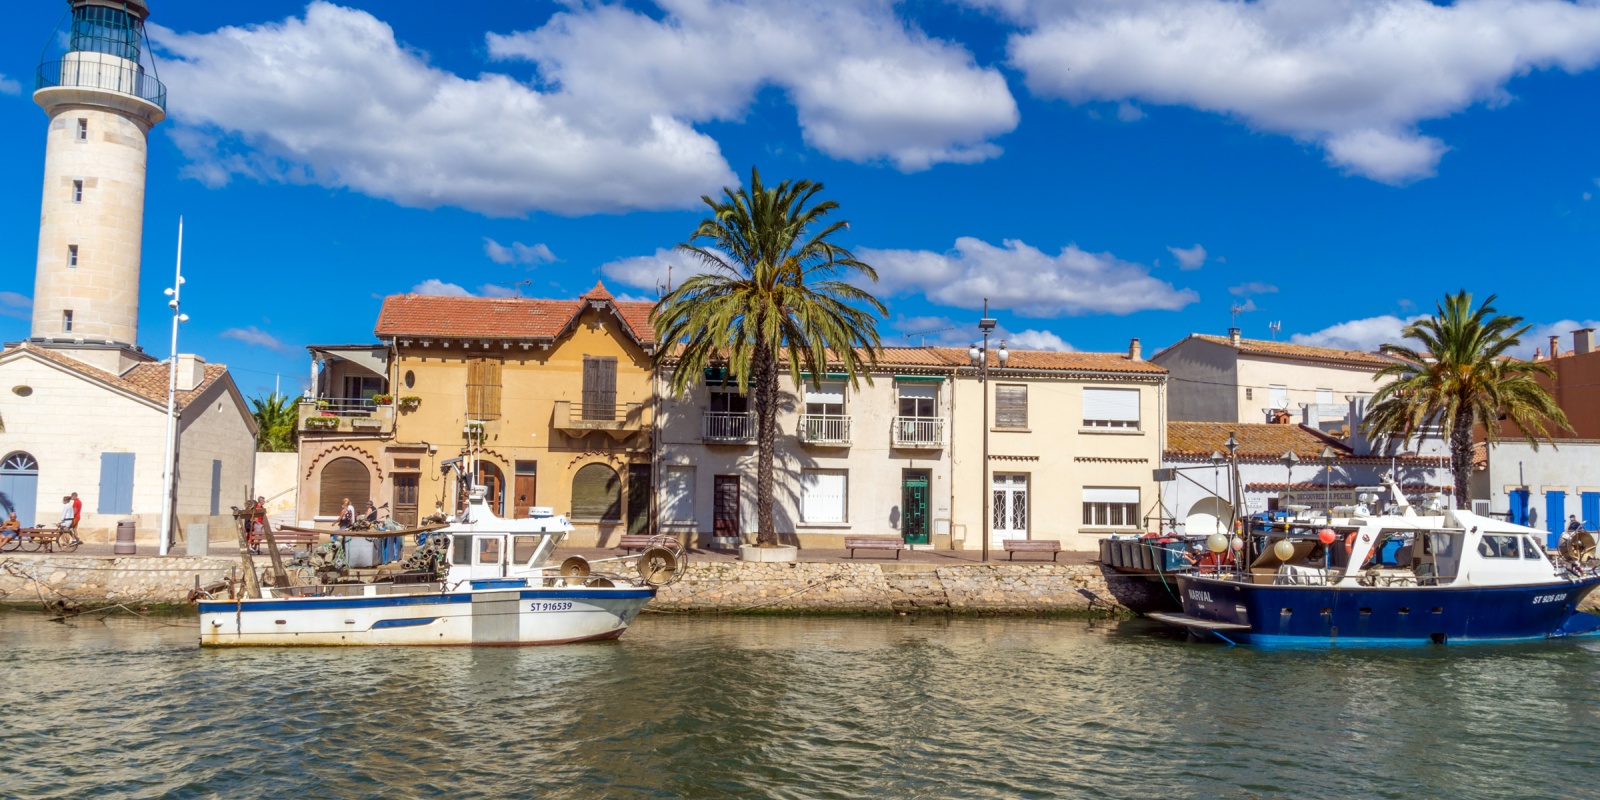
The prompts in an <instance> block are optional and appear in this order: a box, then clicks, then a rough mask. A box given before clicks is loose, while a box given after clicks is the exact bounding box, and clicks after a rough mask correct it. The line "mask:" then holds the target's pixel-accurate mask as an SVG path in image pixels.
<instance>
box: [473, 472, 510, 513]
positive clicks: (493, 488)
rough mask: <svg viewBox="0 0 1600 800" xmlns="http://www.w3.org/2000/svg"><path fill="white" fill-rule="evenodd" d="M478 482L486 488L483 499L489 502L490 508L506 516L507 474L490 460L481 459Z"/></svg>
mask: <svg viewBox="0 0 1600 800" xmlns="http://www.w3.org/2000/svg"><path fill="white" fill-rule="evenodd" d="M476 483H477V484H478V485H479V486H482V487H484V489H485V490H486V494H485V495H484V497H483V500H484V502H485V503H488V504H489V509H490V510H491V511H493V512H494V513H495V514H497V515H499V516H502V517H503V516H505V515H506V474H505V473H504V472H501V471H500V468H499V467H497V466H495V465H494V464H492V463H490V462H488V461H479V462H478V474H477V480H476Z"/></svg>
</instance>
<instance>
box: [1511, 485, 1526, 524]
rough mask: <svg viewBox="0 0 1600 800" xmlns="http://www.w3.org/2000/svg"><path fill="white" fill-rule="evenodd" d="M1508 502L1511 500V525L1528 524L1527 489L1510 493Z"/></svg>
mask: <svg viewBox="0 0 1600 800" xmlns="http://www.w3.org/2000/svg"><path fill="white" fill-rule="evenodd" d="M1510 500H1511V524H1513V525H1526V524H1528V490H1527V489H1517V490H1516V491H1514V492H1512V493H1511V495H1510Z"/></svg>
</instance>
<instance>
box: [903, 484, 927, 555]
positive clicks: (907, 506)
mask: <svg viewBox="0 0 1600 800" xmlns="http://www.w3.org/2000/svg"><path fill="white" fill-rule="evenodd" d="M900 535H901V536H902V537H903V538H904V539H905V540H906V544H927V543H928V473H926V472H905V473H903V475H902V477H901V479H900Z"/></svg>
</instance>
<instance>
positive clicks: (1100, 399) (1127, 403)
mask: <svg viewBox="0 0 1600 800" xmlns="http://www.w3.org/2000/svg"><path fill="white" fill-rule="evenodd" d="M1083 426H1084V427H1085V428H1137V427H1139V390H1138V389H1084V390H1083Z"/></svg>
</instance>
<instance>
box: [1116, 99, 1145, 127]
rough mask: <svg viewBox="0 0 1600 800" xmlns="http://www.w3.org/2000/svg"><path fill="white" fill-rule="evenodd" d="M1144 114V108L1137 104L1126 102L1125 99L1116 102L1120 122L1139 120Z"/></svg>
mask: <svg viewBox="0 0 1600 800" xmlns="http://www.w3.org/2000/svg"><path fill="white" fill-rule="evenodd" d="M1145 116H1146V114H1145V113H1144V109H1141V108H1139V107H1138V106H1136V105H1134V104H1132V103H1129V102H1127V101H1126V100H1124V101H1123V102H1121V103H1118V104H1117V119H1118V120H1121V121H1122V122H1138V121H1139V120H1141V119H1144V118H1145Z"/></svg>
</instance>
